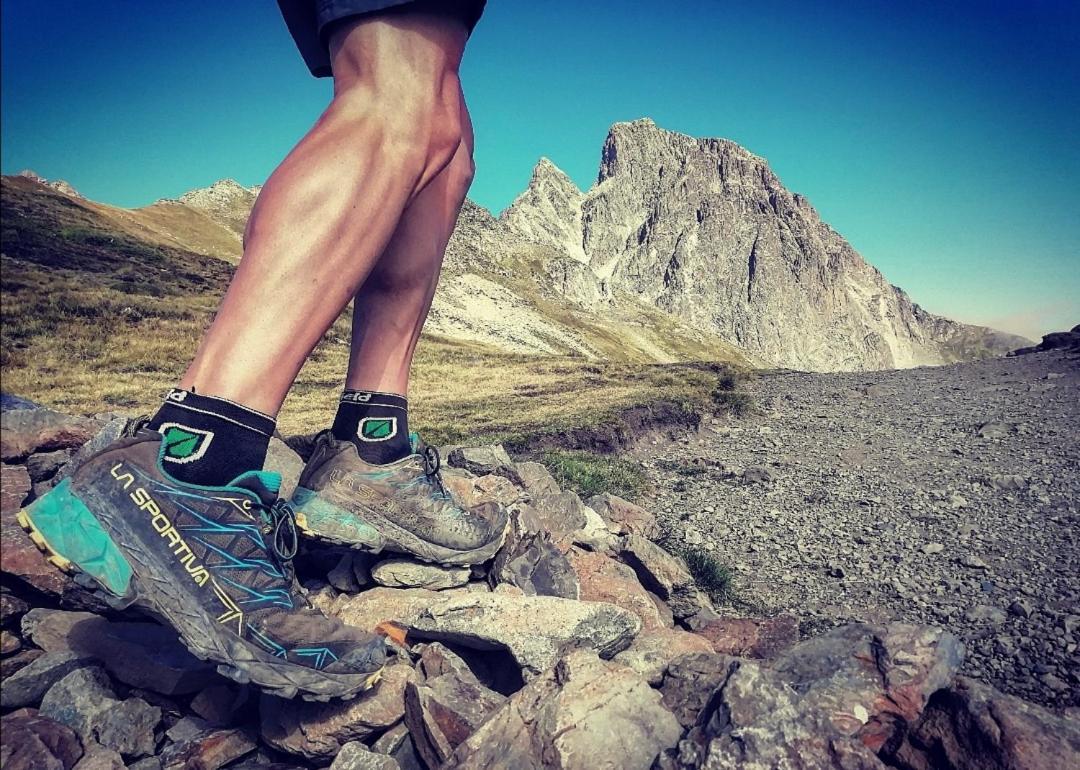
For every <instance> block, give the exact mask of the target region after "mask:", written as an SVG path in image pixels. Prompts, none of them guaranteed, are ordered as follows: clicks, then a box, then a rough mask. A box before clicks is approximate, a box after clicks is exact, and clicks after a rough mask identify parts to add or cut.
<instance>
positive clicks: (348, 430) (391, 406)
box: [331, 389, 412, 465]
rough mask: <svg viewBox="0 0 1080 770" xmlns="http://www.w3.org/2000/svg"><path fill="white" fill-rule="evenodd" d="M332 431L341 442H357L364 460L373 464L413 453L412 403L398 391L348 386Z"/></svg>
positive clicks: (359, 452)
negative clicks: (355, 388) (411, 438)
mask: <svg viewBox="0 0 1080 770" xmlns="http://www.w3.org/2000/svg"><path fill="white" fill-rule="evenodd" d="M331 432H332V433H333V435H334V438H336V439H338V440H339V441H351V442H353V444H355V445H356V452H357V454H358V455H360V459H361V460H363V461H364V462H367V463H371V464H372V465H385V464H387V463H392V462H395V461H396V460H400V459H401V458H403V457H406V456H408V455H410V454H412V444H411V442H410V441H409V402H408V400H407V399H406V398H405V397H404V396H402V395H398V394H397V393H380V392H379V391H373V390H352V389H346V390H345V392H343V393H342V394H341V400H340V401H339V402H338V410H337V414H336V415H335V417H334V424H333V427H332V428H331Z"/></svg>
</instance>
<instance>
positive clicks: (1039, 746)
mask: <svg viewBox="0 0 1080 770" xmlns="http://www.w3.org/2000/svg"><path fill="white" fill-rule="evenodd" d="M892 759H893V761H892V762H890V765H891V766H894V767H904V768H908V770H933V769H934V768H938V767H950V768H954V769H955V770H983V768H1009V770H1044V768H1054V769H1055V770H1056V768H1067V767H1068V768H1074V767H1080V720H1078V719H1069V718H1066V717H1062V716H1058V715H1057V714H1054V713H1053V712H1051V711H1049V710H1047V709H1045V708H1042V707H1041V706H1037V705H1035V704H1034V703H1028V702H1026V701H1023V700H1020V699H1019V698H1015V697H1013V696H1011V695H1005V694H1003V693H1000V692H998V691H997V690H995V689H993V688H992V687H989V686H987V685H985V684H982V683H981V682H976V681H974V680H972V679H967V678H963V677H961V678H958V679H957V680H956V683H955V684H954V685H953V686H952V687H951V688H949V689H948V690H943V691H940V692H938V693H936V694H935V695H934V696H933V697H932V698H931V699H930V703H929V705H928V706H927V708H926V711H924V712H923V715H922V718H921V719H920V721H919V723H918V724H917V725H915V726H914V729H912V730H911V732H910V734H909V735H908V739H907V740H906V741H905V742H904V743H903V744H901V746H900V747H899V748H898V749H897V750H896V752H895V754H894V755H893V757H892Z"/></svg>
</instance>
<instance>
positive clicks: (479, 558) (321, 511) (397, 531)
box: [291, 487, 510, 566]
mask: <svg viewBox="0 0 1080 770" xmlns="http://www.w3.org/2000/svg"><path fill="white" fill-rule="evenodd" d="M291 505H292V507H293V511H294V512H295V514H296V527H297V529H299V530H300V532H301V533H302V534H303V535H305V536H306V537H308V538H310V539H312V540H316V541H319V542H323V543H328V544H330V545H336V546H345V547H347V548H352V549H354V550H358V551H364V552H366V553H382V552H384V551H387V552H390V553H400V554H405V555H408V556H412V557H414V558H417V559H419V560H420V561H423V562H429V563H432V564H445V565H455V566H459V565H473V564H483V563H484V562H486V561H488V560H489V559H492V558H494V556H495V554H496V552H498V550H499V549H500V548H501V547H502V544H503V542H504V541H505V540H506V535H507V533H508V532H509V530H510V522H509V520H507V522H506V525H505V526H504V527H503V531H502V532H501V533H500V534H499V536H498V537H497V538H495V539H494V540H492V541H491V542H490V543H485V544H484V545H482V546H480V547H479V548H472V549H468V550H457V549H454V548H448V547H446V546H443V545H439V544H438V543H432V542H429V541H427V540H424V539H422V538H420V537H417V536H416V535H414V534H413V533H412V532H410V531H409V530H407V529H405V528H403V527H401V526H398V525H397V524H395V523H394V522H392V521H391V520H390V519H388V518H386V517H385V516H383V515H382V514H380V513H379V512H378V511H376V510H374V509H370V508H366V507H365V508H364V509H363V510H362V511H349V510H347V509H345V508H342V507H341V506H338V505H335V504H334V503H332V502H330V501H329V500H325V499H323V498H320V497H319V496H318V493H317V492H314V491H312V490H310V489H306V488H305V487H297V489H296V493H295V494H294V496H293V499H292V502H291ZM313 506H317V509H316V510H317V511H318V516H319V519H320V520H322V519H326V518H327V517H333V518H338V519H347V518H356V517H363V522H362V523H363V527H364V528H365V529H370V530H371V531H373V532H375V533H377V535H378V541H379V543H378V545H377V546H376V545H373V543H372V542H371V541H372V540H374V538H371V537H370V536H368V537H367V539H366V540H365V539H360V540H347V539H345V538H341V537H335V536H334V535H331V534H328V533H327V532H325V531H320V530H317V529H315V528H314V527H313V526H312V525H311V523H310V522H309V519H308V511H309V510H311V509H312V507H313Z"/></svg>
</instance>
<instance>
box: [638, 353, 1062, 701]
mask: <svg viewBox="0 0 1080 770" xmlns="http://www.w3.org/2000/svg"><path fill="white" fill-rule="evenodd" d="M747 389H748V390H749V391H750V392H751V393H752V394H753V395H754V398H755V400H756V406H757V409H756V410H755V413H754V414H749V415H746V416H744V417H721V418H717V419H715V420H712V421H709V422H708V423H707V424H705V425H703V427H702V429H701V430H700V431H699V433H698V434H697V435H695V436H693V437H690V438H687V439H684V440H680V441H677V442H675V443H671V442H669V441H668V440H666V439H649V440H646V441H644V442H642V443H641V444H640V445H639V446H638V447H637V448H636V449H635V450H634V452H635V453H636V455H637V456H638V457H639V458H640V459H641V460H642V462H643V463H644V464H645V467H646V469H647V470H648V473H649V475H650V477H651V479H652V481H653V483H654V485H655V489H656V499H655V501H654V503H653V508H654V509H655V510H656V513H657V515H658V517H659V518H660V520H661V522H662V523H664V524H666V525H668V526H670V528H671V529H672V530H673V531H674V532H676V533H677V537H680V538H682V539H683V540H684V541H685V542H686V544H687V545H689V546H692V547H696V548H700V549H705V550H708V551H710V552H712V553H713V554H714V555H715V556H717V557H718V558H719V559H720V560H721V561H723V562H725V563H727V564H729V565H731V566H732V567H733V568H734V569H735V574H736V582H737V586H738V597H739V600H740V602H737V603H736V609H738V608H740V605H741V609H743V610H744V611H745V610H746V609H747V606H749V607H750V608H752V609H754V610H756V611H763V612H765V613H773V612H781V611H787V612H791V613H794V614H795V615H797V616H798V617H799V618H800V619H801V621H802V623H803V625H804V628H805V630H812V629H818V628H822V627H826V626H831V625H835V624H839V623H843V622H847V621H852V620H864V621H872V622H876V621H882V620H886V619H907V620H913V621H923V622H930V623H937V624H941V625H945V626H948V627H949V628H951V629H952V630H953V631H955V632H956V633H957V634H959V635H960V636H961V637H962V638H963V639H964V640H965V642H966V643H967V646H968V660H967V663H966V664H965V665H966V670H967V673H969V674H971V675H973V676H976V677H978V678H981V679H983V680H985V681H988V682H990V683H992V684H993V685H995V686H997V687H999V688H1000V689H1002V690H1005V691H1007V692H1012V693H1015V694H1018V695H1021V696H1024V697H1027V698H1030V699H1032V700H1036V701H1039V702H1041V703H1044V704H1050V705H1056V706H1076V705H1078V704H1080V655H1078V652H1077V645H1078V643H1080V528H1078V525H1080V514H1078V506H1080V356H1078V355H1077V354H1076V352H1072V353H1062V352H1050V353H1039V354H1032V355H1027V356H1021V357H1017V358H1004V359H994V360H990V361H984V362H978V363H971V364H958V365H953V366H943V367H930V368H920V369H907V370H897V371H885V372H869V373H867V372H861V373H843V374H811V373H803V372H790V371H783V372H770V373H764V374H761V375H759V376H758V377H757V378H756V379H755V380H754V381H753V382H751V383H750V384H749V385H748V386H747Z"/></svg>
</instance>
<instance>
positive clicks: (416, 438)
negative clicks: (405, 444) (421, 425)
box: [409, 431, 421, 454]
mask: <svg viewBox="0 0 1080 770" xmlns="http://www.w3.org/2000/svg"><path fill="white" fill-rule="evenodd" d="M420 446H421V444H420V434H419V433H417V432H416V431H413V432H412V433H410V434H409V449H411V450H412V453H413V454H419V452H420Z"/></svg>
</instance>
